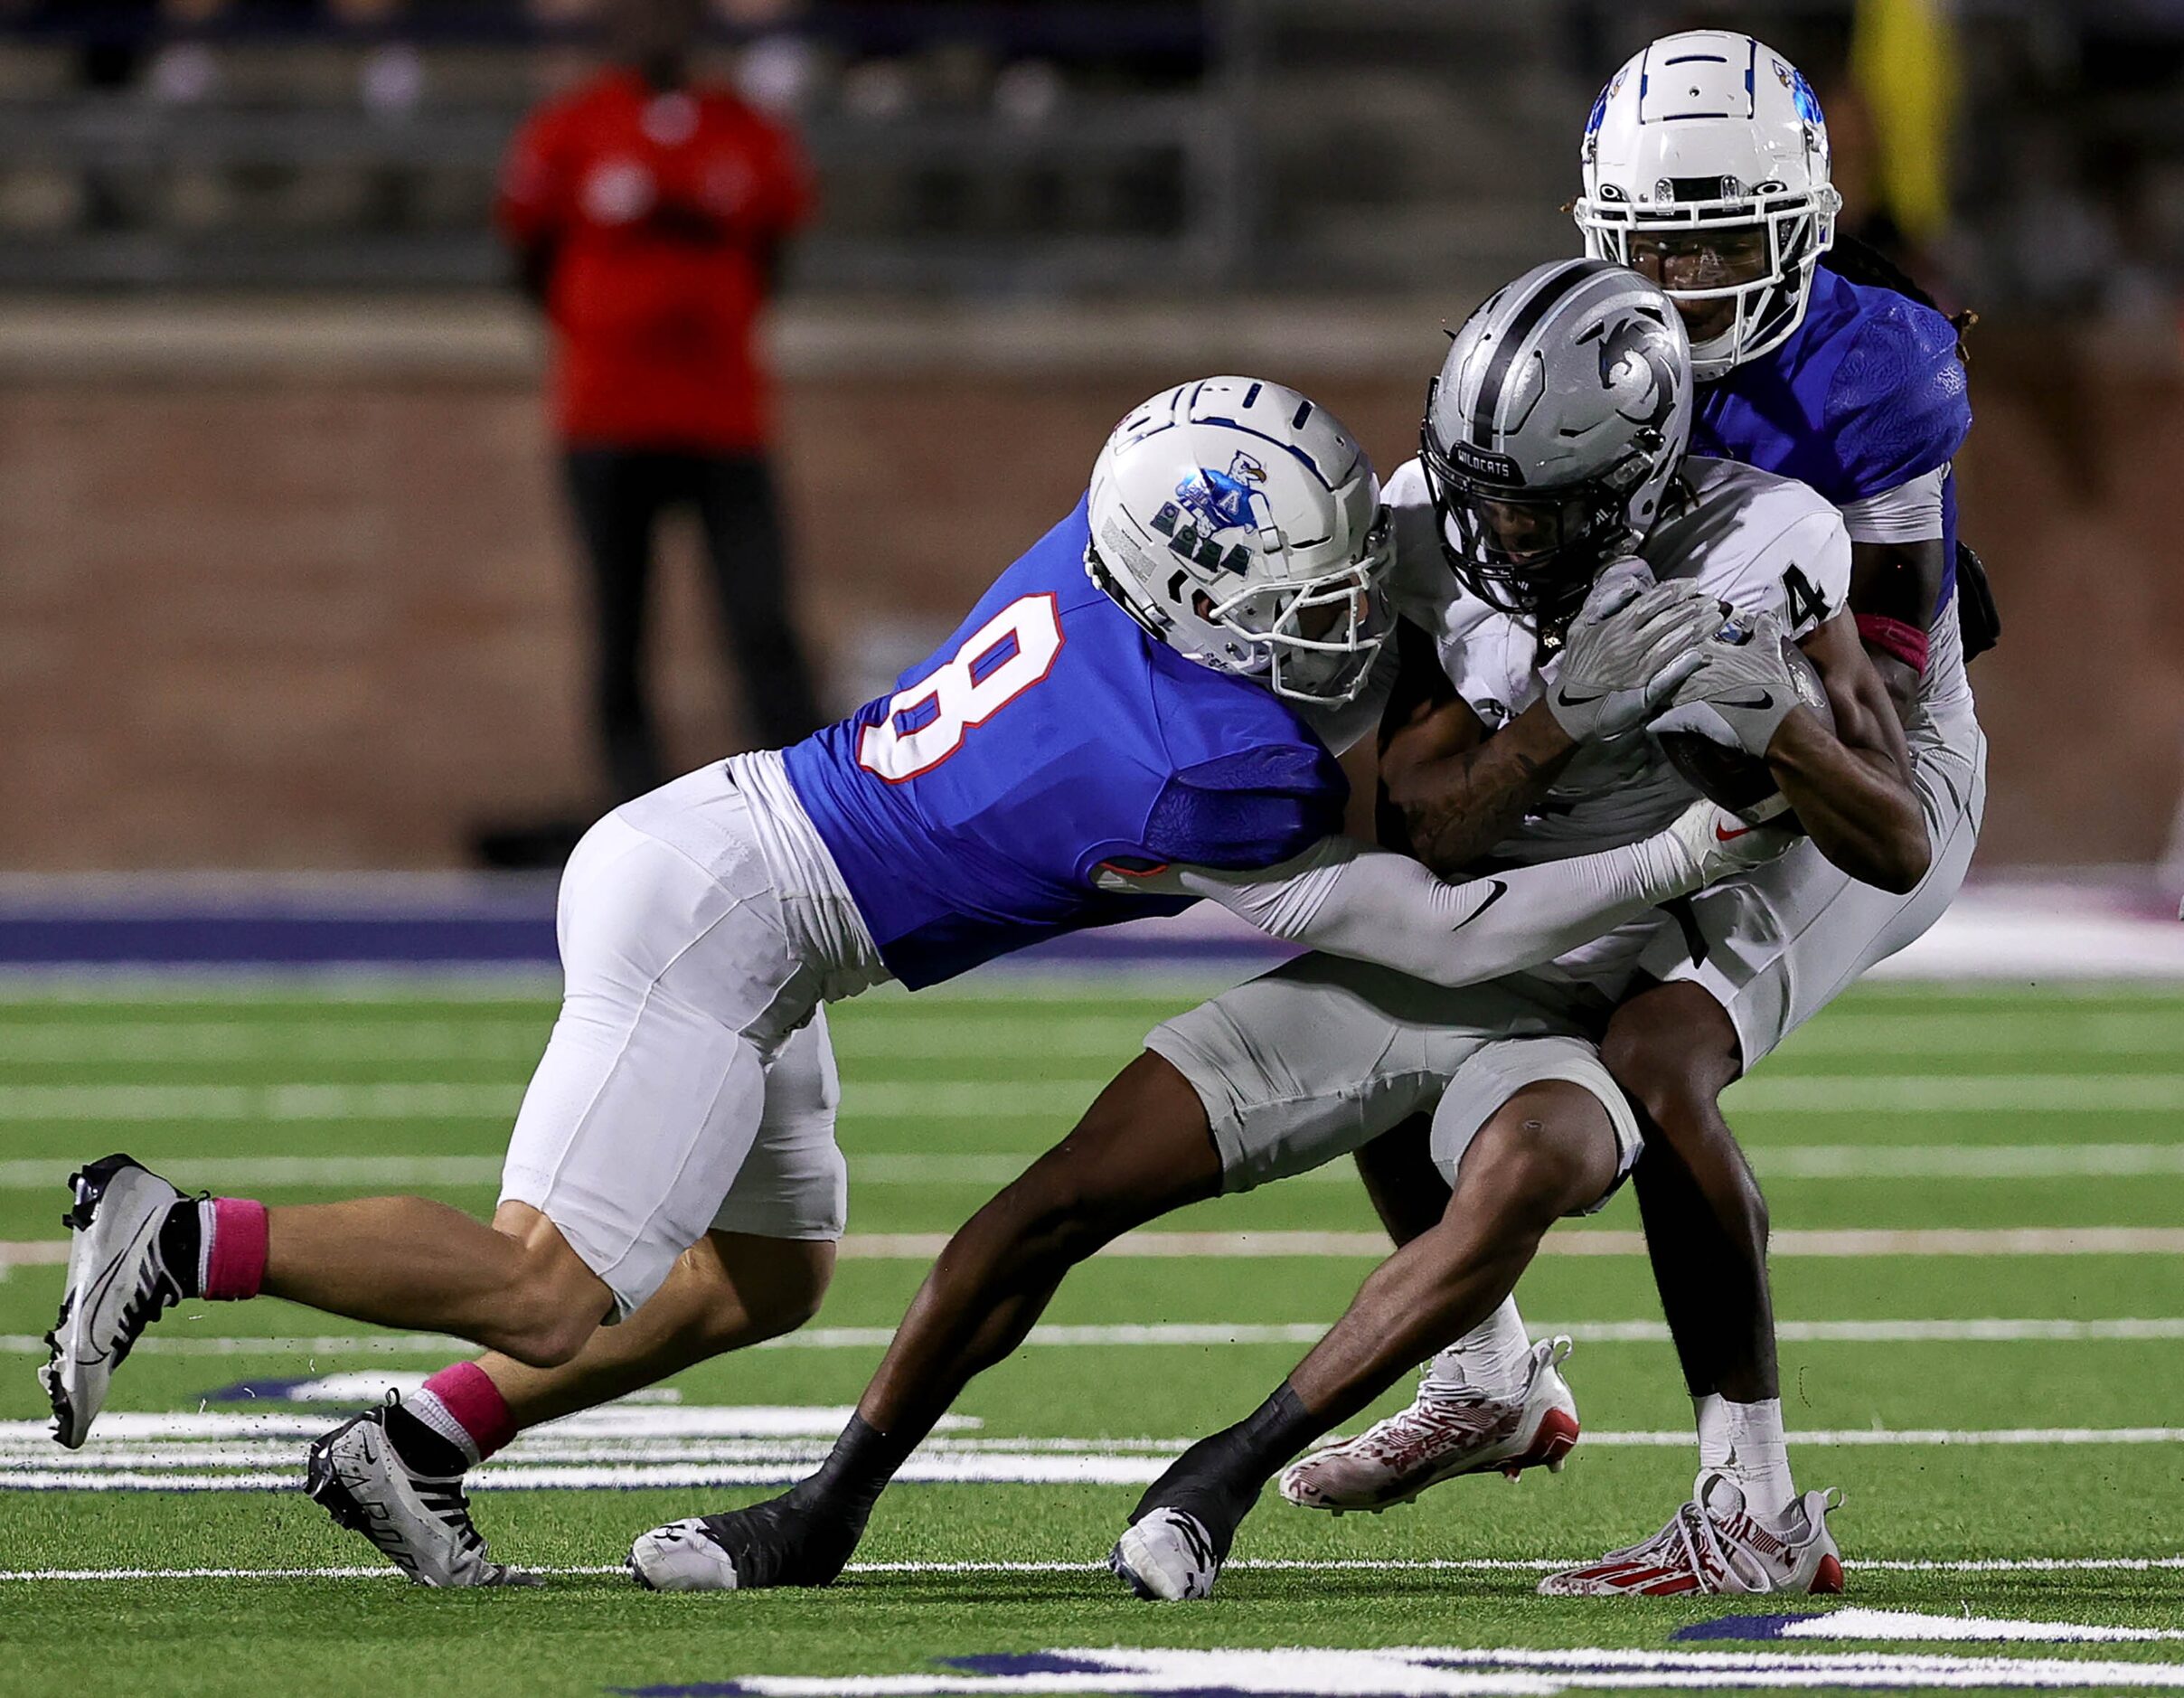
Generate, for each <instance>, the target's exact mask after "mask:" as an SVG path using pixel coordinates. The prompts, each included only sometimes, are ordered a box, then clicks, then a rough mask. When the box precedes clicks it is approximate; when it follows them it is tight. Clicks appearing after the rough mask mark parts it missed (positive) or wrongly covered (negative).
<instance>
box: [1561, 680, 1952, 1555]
mask: <svg viewBox="0 0 2184 1698" xmlns="http://www.w3.org/2000/svg"><path fill="white" fill-rule="evenodd" d="M1913 778H1914V784H1915V787H1916V788H1917V790H1918V791H1919V794H1920V799H1921V803H1922V806H1923V807H1924V809H1925V815H1926V824H1927V830H1928V834H1929V835H1930V837H1931V839H1932V841H1933V843H1934V845H1935V853H1934V857H1933V864H1932V866H1931V867H1930V869H1929V871H1928V873H1927V876H1926V878H1925V880H1924V881H1923V882H1921V883H1920V885H1919V886H1918V888H1917V889H1916V890H1915V891H1912V892H1910V893H1909V894H1908V895H1906V896H1896V895H1890V894H1889V893H1887V892H1886V891H1878V890H1876V889H1874V888H1873V887H1872V886H1869V885H1865V884H1860V883H1858V882H1855V881H1852V880H1850V879H1849V878H1847V877H1845V876H1844V875H1843V874H1841V873H1840V872H1838V871H1837V870H1836V869H1834V868H1832V867H1831V866H1829V865H1828V864H1827V863H1825V862H1824V861H1823V860H1822V859H1821V857H1820V856H1819V855H1818V854H1815V853H1814V852H1813V851H1812V849H1811V848H1810V846H1809V845H1805V846H1801V847H1800V848H1799V849H1797V850H1794V851H1793V852H1792V854H1789V855H1786V856H1784V858H1783V860H1781V861H1779V862H1776V863H1774V864H1772V865H1770V866H1768V867H1765V868H1763V869H1761V870H1759V871H1758V872H1757V873H1754V874H1751V875H1748V876H1747V877H1746V878H1745V879H1740V880H1737V881H1735V882H1732V883H1730V884H1726V885H1722V886H1719V887H1717V888H1716V889H1715V890H1712V891H1707V892H1704V893H1703V895H1702V898H1701V899H1698V900H1695V901H1694V903H1693V910H1692V920H1693V928H1692V929H1693V935H1694V936H1695V937H1696V939H1698V940H1699V947H1698V948H1693V949H1690V950H1687V951H1686V952H1685V953H1684V954H1683V956H1682V957H1681V958H1680V959H1675V960H1672V961H1671V960H1669V959H1667V958H1664V957H1662V956H1659V955H1655V956H1652V957H1649V959H1648V961H1647V963H1646V966H1647V967H1648V969H1649V970H1650V971H1652V972H1653V973H1655V974H1658V975H1659V976H1662V978H1664V979H1666V980H1667V981H1668V982H1667V983H1665V984H1663V985H1662V986H1660V987H1659V988H1657V989H1654V990H1651V991H1648V992H1646V993H1644V994H1643V995H1641V996H1639V997H1636V998H1633V1000H1632V1001H1631V1002H1630V1003H1629V1004H1628V1005H1626V1008H1625V1010H1624V1013H1622V1014H1618V1015H1617V1017H1616V1022H1615V1024H1614V1026H1613V1027H1612V1028H1611V1033H1610V1039H1609V1042H1608V1044H1607V1046H1606V1051H1605V1052H1606V1053H1607V1054H1608V1056H1609V1059H1610V1060H1611V1061H1613V1063H1614V1066H1615V1069H1616V1073H1617V1077H1618V1078H1619V1079H1620V1080H1622V1081H1623V1083H1624V1085H1625V1087H1626V1088H1627V1089H1628V1090H1629V1091H1630V1093H1631V1095H1632V1097H1633V1099H1635V1100H1636V1102H1637V1104H1638V1106H1639V1108H1640V1110H1641V1112H1642V1113H1643V1116H1644V1117H1645V1118H1646V1120H1647V1122H1648V1123H1649V1124H1648V1152H1647V1156H1646V1159H1645V1160H1644V1162H1643V1163H1642V1164H1641V1165H1640V1168H1639V1174H1638V1181H1639V1194H1640V1201H1641V1203H1642V1205H1643V1209H1644V1211H1645V1218H1646V1237H1647V1245H1648V1248H1649V1250H1651V1251H1652V1257H1653V1264H1654V1273H1655V1278H1656V1281H1657V1282H1658V1283H1659V1285H1660V1288H1661V1293H1662V1305H1663V1307H1664V1309H1665V1310H1666V1312H1667V1314H1668V1316H1669V1320H1670V1325H1671V1329H1672V1330H1673V1332H1674V1335H1675V1339H1676V1346H1677V1351H1678V1354H1679V1355H1680V1358H1681V1360H1682V1363H1683V1366H1684V1373H1685V1378H1686V1380H1687V1382H1689V1384H1690V1391H1691V1394H1692V1398H1693V1401H1694V1404H1695V1412H1696V1415H1697V1418H1698V1429H1699V1478H1698V1482H1697V1484H1696V1486H1694V1488H1693V1495H1692V1501H1691V1502H1690V1504H1688V1505H1685V1506H1684V1507H1683V1508H1682V1509H1681V1510H1679V1511H1678V1512H1677V1514H1676V1516H1675V1517H1674V1518H1673V1519H1672V1520H1671V1522H1670V1523H1669V1525H1668V1526H1667V1527H1666V1528H1664V1529H1663V1530H1662V1533H1659V1534H1656V1535H1655V1536H1654V1537H1653V1538H1652V1539H1650V1540H1647V1541H1644V1542H1642V1543H1640V1544H1637V1545H1633V1546H1631V1547H1629V1548H1627V1549H1625V1550H1621V1551H1614V1552H1609V1553H1608V1554H1607V1555H1606V1556H1605V1557H1603V1558H1602V1559H1601V1560H1600V1561H1597V1562H1595V1563H1591V1564H1588V1565H1586V1566H1585V1567H1583V1568H1579V1569H1573V1570H1570V1571H1567V1572H1566V1573H1562V1574H1556V1575H1550V1576H1549V1577H1548V1579H1547V1580H1544V1581H1542V1582H1541V1587H1540V1590H1543V1591H1548V1592H1550V1593H1555V1594H1558V1595H1580V1596H1621V1595H1625V1594H1628V1593H1631V1592H1633V1591H1635V1592H1646V1591H1662V1590H1670V1591H1690V1590H1744V1591H1797V1592H1810V1591H1831V1590H1840V1586H1841V1569H1840V1563H1839V1561H1837V1558H1836V1553H1835V1547H1834V1543H1833V1541H1832V1540H1831V1538H1830V1536H1829V1534H1828V1532H1827V1525H1826V1515H1827V1511H1828V1506H1829V1503H1830V1498H1829V1495H1828V1494H1826V1493H1821V1492H1808V1493H1805V1494H1803V1495H1799V1494H1798V1493H1797V1491H1796V1489H1795V1487H1794V1485H1793V1481H1792V1476H1791V1471H1790V1467H1789V1461H1788V1455H1787V1446H1786V1442H1785V1440H1784V1432H1783V1422H1782V1413H1781V1404H1780V1401H1779V1397H1778V1395H1777V1376H1776V1373H1775V1367H1774V1325H1773V1319H1772V1308H1771V1298H1770V1295H1769V1291H1768V1286H1767V1278H1766V1267H1765V1238H1766V1227H1767V1221H1766V1210H1765V1203H1764V1201H1763V1200H1762V1199H1761V1198H1760V1195H1759V1192H1758V1187H1757V1185H1756V1184H1754V1183H1753V1182H1752V1180H1751V1177H1750V1174H1749V1172H1748V1170H1746V1168H1745V1166H1744V1164H1743V1158H1742V1156H1741V1155H1740V1154H1739V1153H1738V1152H1737V1143H1736V1138H1735V1136H1734V1134H1733V1132H1732V1131H1731V1130H1730V1128H1729V1127H1728V1125H1727V1121H1726V1120H1725V1119H1724V1118H1723V1117H1722V1115H1721V1111H1720V1106H1719V1103H1718V1100H1717V1098H1718V1092H1719V1090H1721V1089H1722V1087H1723V1086H1724V1085H1726V1083H1727V1082H1728V1080H1731V1079H1734V1078H1735V1077H1736V1076H1737V1071H1738V1067H1737V1062H1738V1061H1740V1060H1742V1059H1744V1058H1748V1059H1749V1063H1750V1064H1751V1065H1756V1064H1757V1063H1758V1062H1759V1061H1761V1060H1762V1059H1763V1058H1764V1057H1765V1056H1766V1055H1767V1054H1768V1053H1769V1052H1772V1050H1773V1049H1774V1046H1775V1045H1776V1044H1777V1043H1779V1042H1781V1041H1782V1039H1783V1038H1784V1036H1785V1035H1787V1033H1790V1032H1791V1031H1793V1030H1794V1029H1795V1028H1796V1027H1797V1026H1798V1025H1800V1024H1803V1022H1804V1021H1805V1020H1807V1019H1809V1018H1810V1017H1811V1016H1812V1014H1815V1013H1817V1012H1818V1011H1819V1010H1820V1009H1821V1008H1822V1007H1824V1006H1825V1005H1827V1004H1828V1003H1829V1002H1830V1001H1831V1000H1832V999H1833V998H1834V996H1835V995H1837V994H1839V993H1840V991H1841V990H1842V989H1843V988H1844V987H1845V986H1848V985H1850V983H1852V982H1853V981H1854V980H1855V979H1856V978H1857V976H1859V974H1860V973H1862V972H1863V971H1864V970H1865V969H1866V968H1867V967H1869V966H1871V965H1872V964H1873V963H1874V962H1875V961H1878V960H1880V959H1882V958H1884V957H1887V956H1889V955H1892V954H1894V953H1895V952H1896V951H1897V950H1898V949H1900V948H1903V947H1904V946H1905V945H1906V944H1907V943H1909V942H1910V941H1911V940H1912V939H1915V938H1916V937H1917V936H1919V935H1920V934H1921V933H1922V932H1924V931H1925V929H1927V928H1928V927H1929V926H1931V925H1932V924H1933V923H1934V921H1935V920H1936V919H1937V918H1939V917H1940V915H1941V913H1942V912H1943V911H1944V910H1945V909H1946V908H1947V906H1948V904H1949V902H1950V901H1951V900H1952V899H1953V897H1954V895H1955V892H1956V891H1957V889H1958V887H1959V886H1960V885H1961V884H1962V882H1963V876H1964V872H1965V869H1966V867H1967V866H1968V865H1969V863H1970V860H1971V855H1972V847H1973V845H1974V844H1975V842H1976V839H1977V836H1978V830H1979V822H1980V818H1981V816H1982V812H1983V808H1984V799H1985V782H1984V740H1983V739H1982V738H1981V737H1980V734H1979V731H1978V727H1977V726H1976V724H1974V723H1972V722H1971V721H1970V720H1969V719H1968V718H1966V719H1965V720H1964V721H1963V722H1962V723H1961V724H1960V725H1957V726H1953V727H1951V728H1949V729H1948V731H1947V732H1946V733H1945V734H1944V731H1942V730H1941V728H1936V727H1932V726H1928V727H1924V728H1922V729H1921V731H1920V732H1918V733H1917V734H1915V736H1914V739H1913ZM1624 1014H1630V1015H1632V1016H1633V1018H1631V1019H1630V1020H1628V1021H1627V1022H1626V1021H1625V1019H1624Z"/></svg>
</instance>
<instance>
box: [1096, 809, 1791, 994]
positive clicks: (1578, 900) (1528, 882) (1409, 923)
mask: <svg viewBox="0 0 2184 1698" xmlns="http://www.w3.org/2000/svg"><path fill="white" fill-rule="evenodd" d="M1716 817H1717V811H1716V810H1715V809H1713V808H1711V807H1695V808H1693V809H1692V810H1690V813H1689V814H1687V815H1686V816H1684V818H1682V819H1680V820H1679V821H1678V822H1677V823H1676V825H1673V826H1671V828H1670V829H1669V830H1667V831H1664V832H1661V833H1659V834H1657V835H1654V836H1652V837H1647V838H1643V839H1642V840H1641V841H1639V842H1637V843H1633V844H1624V846H1622V847H1621V848H1617V849H1612V850H1609V851H1607V852H1606V853H1605V854H1594V855H1584V856H1579V857H1576V858H1573V859H1571V860H1567V861H1557V862H1550V863H1547V864H1545V865H1541V866H1532V867H1516V868H1512V869H1511V870H1510V871H1508V872H1505V873H1498V874H1496V875H1495V876H1494V877H1492V878H1484V879H1473V880H1470V881H1468V882H1464V883H1449V882H1445V881H1444V880H1442V879H1440V878H1437V877H1436V876H1435V875H1434V874H1433V873H1431V872H1429V871H1428V870H1427V869H1426V868H1425V867H1423V866H1421V865H1419V864H1418V863H1417V862H1416V861H1413V860H1412V859H1410V857H1409V856H1407V855H1400V854H1391V853H1389V851H1387V850H1383V849H1375V848H1372V847H1370V846H1369V845H1367V844H1361V843H1358V842H1355V841H1353V840H1352V839H1350V838H1347V837H1329V838H1324V839H1323V840H1321V841H1320V842H1319V843H1316V844H1313V846H1312V847H1311V848H1309V849H1307V850H1306V851H1304V854H1300V855H1297V856H1295V857H1294V858H1293V859H1291V860H1289V861H1286V862H1284V863H1282V864H1281V865H1280V866H1276V867H1267V868H1265V869H1262V870H1257V871H1247V872H1240V873H1239V872H1228V871H1223V870H1221V869H1219V868H1214V867H1201V866H1169V867H1163V868H1160V869H1158V870H1156V871H1153V872H1149V873H1144V874H1139V875H1136V876H1130V875H1122V874H1117V873H1113V872H1112V871H1111V870H1110V872H1109V873H1108V875H1107V876H1105V877H1103V879H1102V880H1101V882H1102V883H1103V885H1104V886H1106V888H1109V889H1123V888H1131V889H1135V890H1139V891H1145V892H1146V893H1149V894H1159V895H1181V896H1197V897H1203V898H1205V899H1206V900H1208V901H1215V902H1219V904H1220V905H1221V906H1222V907H1224V908H1226V909H1228V910H1229V911H1230V912H1232V913H1235V914H1238V915H1239V916H1241V917H1242V918H1243V919H1245V920H1249V921H1250V922H1251V923H1252V924H1253V925H1254V926H1257V928H1258V929H1260V930H1261V931H1264V932H1266V934H1267V935H1268V936H1269V937H1274V938H1279V939H1282V940H1283V941H1284V942H1286V943H1294V944H1297V945H1300V946H1302V947H1303V948H1308V949H1319V950H1323V951H1324V952H1325V953H1327V954H1329V955H1340V956H1347V957H1350V958H1351V959H1353V960H1359V961H1371V962H1374V963H1376V964H1377V965H1379V966H1381V967H1392V968H1394V969H1395V970H1396V971H1398V972H1399V973H1405V974H1407V975H1409V976H1411V977H1413V978H1421V979H1425V980H1427V981H1428V982H1430V983H1432V984H1436V985H1447V986H1457V985H1475V984H1477V983H1479V982H1481V981H1482V980H1484V979H1490V978H1499V977H1501V976H1502V975H1503V974H1505V973H1513V972H1517V971H1519V970H1520V969H1521V968H1524V967H1537V966H1538V965H1539V963H1541V962H1542V961H1551V960H1553V959H1554V958H1555V957H1557V956H1558V955H1562V954H1564V953H1566V952H1567V951H1568V950H1570V949H1574V948H1577V946H1578V945H1579V944H1581V943H1585V942H1587V941H1589V940H1590V939H1594V938H1596V937H1598V936H1599V935H1600V934H1601V933H1602V932H1604V931H1609V930H1613V929H1614V928H1615V927H1617V926H1619V925H1621V924H1623V923H1624V921H1625V920H1634V919H1636V918H1637V917H1638V916H1639V915H1641V914H1643V913H1644V912H1646V911H1647V910H1649V909H1652V908H1653V907H1654V906H1656V905H1657V904H1659V903H1661V902H1664V901H1669V900H1671V898H1674V897H1678V896H1685V895H1689V894H1690V892H1691V891H1695V890H1698V889H1699V888H1700V887H1701V886H1703V885H1705V884H1706V883H1708V882H1709V881H1711V880H1713V879H1716V878H1720V877H1723V876H1725V875H1726V874H1727V873H1732V872H1737V871H1742V870H1743V869H1744V868H1746V867H1748V866H1752V865H1756V864H1757V863H1759V862H1760V861H1762V860H1765V859H1767V858H1769V857H1770V856H1771V855H1772V854H1774V852H1775V848H1776V847H1777V845H1775V844H1770V843H1767V842H1765V841H1762V842H1759V843H1755V842H1753V841H1751V840H1752V838H1753V836H1754V835H1755V834H1751V833H1738V834H1735V835H1733V836H1732V838H1731V840H1730V844H1727V845H1725V844H1722V843H1721V841H1720V839H1719V838H1718V836H1717V835H1716V834H1715V832H1714V829H1713V827H1714V825H1715V822H1716ZM1723 817H1726V816H1723Z"/></svg>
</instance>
